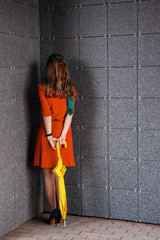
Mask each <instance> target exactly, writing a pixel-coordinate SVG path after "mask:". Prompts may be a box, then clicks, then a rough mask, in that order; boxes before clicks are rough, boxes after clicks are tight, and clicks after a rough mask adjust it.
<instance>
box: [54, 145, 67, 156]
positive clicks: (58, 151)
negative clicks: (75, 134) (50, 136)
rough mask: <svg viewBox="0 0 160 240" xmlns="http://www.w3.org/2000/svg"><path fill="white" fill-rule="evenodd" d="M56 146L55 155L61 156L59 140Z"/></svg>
mask: <svg viewBox="0 0 160 240" xmlns="http://www.w3.org/2000/svg"><path fill="white" fill-rule="evenodd" d="M56 147H57V155H58V158H61V154H60V147H59V141H58V142H57V144H56ZM66 147H67V143H66V141H65V148H66Z"/></svg>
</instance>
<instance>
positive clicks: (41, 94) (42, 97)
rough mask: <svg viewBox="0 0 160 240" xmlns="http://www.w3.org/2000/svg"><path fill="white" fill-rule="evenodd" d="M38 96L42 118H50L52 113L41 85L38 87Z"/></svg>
mask: <svg viewBox="0 0 160 240" xmlns="http://www.w3.org/2000/svg"><path fill="white" fill-rule="evenodd" d="M38 94H39V99H40V102H41V109H42V117H47V116H51V115H52V112H51V109H50V105H49V103H48V100H47V97H46V96H45V90H44V87H43V85H42V84H39V85H38Z"/></svg>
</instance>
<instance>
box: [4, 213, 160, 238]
mask: <svg viewBox="0 0 160 240" xmlns="http://www.w3.org/2000/svg"><path fill="white" fill-rule="evenodd" d="M48 217H49V214H46V213H42V214H40V216H39V217H36V218H33V219H32V220H29V221H27V222H26V223H24V224H22V225H20V226H19V227H18V228H16V229H14V230H12V231H10V232H9V233H7V234H6V235H5V236H4V237H2V238H1V239H2V240H49V239H50V240H52V239H54V240H55V239H56V240H84V239H87V240H96V239H99V240H160V225H154V224H144V223H136V222H130V221H120V220H112V219H103V218H94V217H82V216H71V215H67V227H66V228H64V227H63V223H61V224H58V226H57V227H55V225H48V224H47V222H46V221H47V219H48Z"/></svg>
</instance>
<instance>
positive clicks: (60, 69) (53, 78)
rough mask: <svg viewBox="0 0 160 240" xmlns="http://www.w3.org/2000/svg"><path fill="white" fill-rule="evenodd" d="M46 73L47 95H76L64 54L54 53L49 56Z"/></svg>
mask: <svg viewBox="0 0 160 240" xmlns="http://www.w3.org/2000/svg"><path fill="white" fill-rule="evenodd" d="M46 67H47V69H46V73H45V79H44V83H45V90H46V96H47V97H72V98H73V97H74V96H75V91H74V87H73V86H72V83H71V79H70V75H69V71H68V68H67V63H66V61H65V60H64V58H63V56H62V55H59V54H56V53H54V54H52V55H50V56H49V57H48V60H47V63H46Z"/></svg>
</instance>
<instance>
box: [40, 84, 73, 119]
mask: <svg viewBox="0 0 160 240" xmlns="http://www.w3.org/2000/svg"><path fill="white" fill-rule="evenodd" d="M73 89H74V91H75V88H74V87H73ZM38 93H39V98H40V101H41V106H42V116H43V117H46V116H52V120H58V121H64V117H65V115H66V111H67V97H62V98H60V97H46V92H45V88H44V84H39V85H38ZM74 103H75V98H74Z"/></svg>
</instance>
